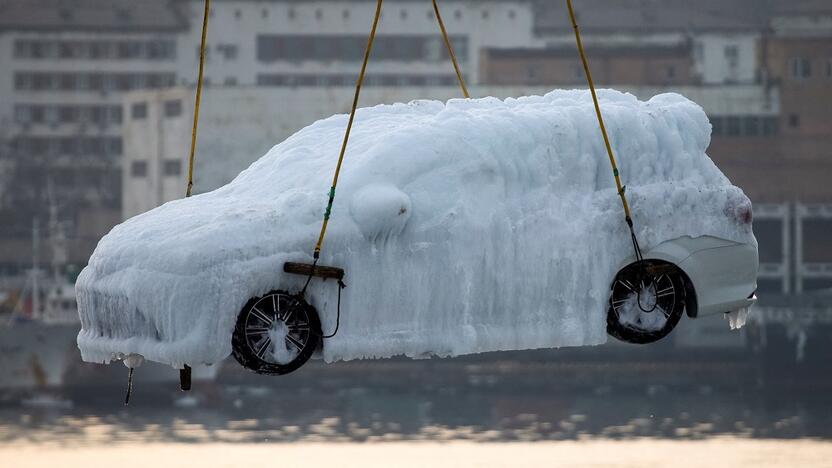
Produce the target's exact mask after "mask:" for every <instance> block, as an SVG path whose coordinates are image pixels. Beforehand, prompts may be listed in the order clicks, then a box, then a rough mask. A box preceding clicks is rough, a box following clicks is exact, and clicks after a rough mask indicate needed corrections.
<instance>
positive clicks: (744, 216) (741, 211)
mask: <svg viewBox="0 0 832 468" xmlns="http://www.w3.org/2000/svg"><path fill="white" fill-rule="evenodd" d="M736 217H737V221H739V222H740V224H751V221H752V220H753V219H754V213H753V212H752V210H751V204H750V203H749V204H747V205H740V206H738V207H737V211H736Z"/></svg>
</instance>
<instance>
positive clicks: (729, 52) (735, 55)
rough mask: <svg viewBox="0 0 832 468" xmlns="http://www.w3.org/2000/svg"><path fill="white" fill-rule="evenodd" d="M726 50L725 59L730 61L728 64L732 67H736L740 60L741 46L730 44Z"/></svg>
mask: <svg viewBox="0 0 832 468" xmlns="http://www.w3.org/2000/svg"><path fill="white" fill-rule="evenodd" d="M724 52H725V60H727V61H728V65H730V66H732V67H736V66H737V61H738V60H739V57H740V51H739V48H738V47H737V46H735V45H728V46H725V49H724Z"/></svg>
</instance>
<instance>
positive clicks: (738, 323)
mask: <svg viewBox="0 0 832 468" xmlns="http://www.w3.org/2000/svg"><path fill="white" fill-rule="evenodd" d="M748 310H749V307H743V308H742V309H737V310H735V311H733V312H728V313H726V314H725V318H726V319H728V326H730V327H731V330H739V329H740V328H742V327H744V326H745V322H746V320H747V319H748Z"/></svg>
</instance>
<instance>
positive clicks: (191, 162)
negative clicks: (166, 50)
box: [185, 0, 211, 198]
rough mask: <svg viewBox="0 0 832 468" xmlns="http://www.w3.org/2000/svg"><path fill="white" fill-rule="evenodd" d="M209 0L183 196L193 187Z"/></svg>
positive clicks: (187, 195) (207, 2)
mask: <svg viewBox="0 0 832 468" xmlns="http://www.w3.org/2000/svg"><path fill="white" fill-rule="evenodd" d="M210 8H211V0H205V12H204V13H203V15H202V39H201V40H200V43H199V75H198V76H197V79H196V98H194V126H193V128H192V129H191V152H190V155H189V156H188V187H187V188H186V189H185V197H186V198H187V197H190V196H191V191H192V189H193V187H194V152H195V151H196V126H197V122H198V121H199V100H200V98H201V97H202V72H203V69H204V68H205V37H206V35H207V33H208V12H209V9H210Z"/></svg>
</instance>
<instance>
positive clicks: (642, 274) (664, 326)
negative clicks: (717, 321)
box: [607, 260, 686, 344]
mask: <svg viewBox="0 0 832 468" xmlns="http://www.w3.org/2000/svg"><path fill="white" fill-rule="evenodd" d="M685 294H686V290H685V278H684V275H683V274H682V272H681V270H679V268H678V267H676V266H675V265H673V264H671V263H667V262H661V261H656V260H643V261H641V262H636V263H632V264H630V265H627V266H626V267H624V268H623V269H622V270H621V271H619V272H618V274H617V275H616V276H615V279H614V280H613V282H612V286H611V287H610V300H609V309H608V311H607V333H608V334H609V335H611V336H613V337H615V338H616V339H618V340H620V341H624V342H626V343H635V344H647V343H653V342H655V341H658V340H660V339H662V338H664V337H665V336H667V335H668V334H670V332H671V331H673V329H674V328H675V327H676V325H677V324H678V323H679V320H680V319H681V318H682V314H683V313H684V310H685ZM657 314H658V315H657Z"/></svg>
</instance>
